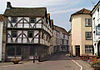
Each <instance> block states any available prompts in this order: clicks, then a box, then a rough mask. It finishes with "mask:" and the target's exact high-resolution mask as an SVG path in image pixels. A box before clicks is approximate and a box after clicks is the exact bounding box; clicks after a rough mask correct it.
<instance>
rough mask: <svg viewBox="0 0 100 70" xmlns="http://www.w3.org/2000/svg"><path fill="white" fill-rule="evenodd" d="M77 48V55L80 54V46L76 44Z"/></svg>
mask: <svg viewBox="0 0 100 70" xmlns="http://www.w3.org/2000/svg"><path fill="white" fill-rule="evenodd" d="M75 48H76V56H80V46H79V45H77V46H75Z"/></svg>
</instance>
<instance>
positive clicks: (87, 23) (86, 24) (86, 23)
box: [85, 18, 92, 27]
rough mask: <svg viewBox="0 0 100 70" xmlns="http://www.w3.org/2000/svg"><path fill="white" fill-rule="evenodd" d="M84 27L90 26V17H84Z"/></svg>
mask: <svg viewBox="0 0 100 70" xmlns="http://www.w3.org/2000/svg"><path fill="white" fill-rule="evenodd" d="M87 21H88V22H87ZM89 24H90V25H89ZM85 27H92V19H91V18H85Z"/></svg>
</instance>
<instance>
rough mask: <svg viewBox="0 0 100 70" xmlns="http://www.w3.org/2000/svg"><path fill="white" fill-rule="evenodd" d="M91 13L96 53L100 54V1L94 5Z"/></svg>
mask: <svg viewBox="0 0 100 70" xmlns="http://www.w3.org/2000/svg"><path fill="white" fill-rule="evenodd" d="M91 14H92V29H93V32H92V33H93V46H94V55H98V56H100V1H99V2H98V3H97V4H96V5H95V6H94V8H93V10H92V11H91Z"/></svg>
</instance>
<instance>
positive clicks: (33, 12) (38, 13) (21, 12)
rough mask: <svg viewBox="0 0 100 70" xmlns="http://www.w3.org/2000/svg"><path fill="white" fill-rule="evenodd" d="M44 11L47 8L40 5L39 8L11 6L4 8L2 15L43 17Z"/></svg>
mask: <svg viewBox="0 0 100 70" xmlns="http://www.w3.org/2000/svg"><path fill="white" fill-rule="evenodd" d="M46 12H47V9H46V8H45V7H40V8H21V7H20V8H19V7H12V8H10V9H6V11H5V13H4V16H14V17H15V16H16V17H17V16H23V17H28V16H33V17H44V16H46Z"/></svg>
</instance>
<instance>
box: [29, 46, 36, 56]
mask: <svg viewBox="0 0 100 70" xmlns="http://www.w3.org/2000/svg"><path fill="white" fill-rule="evenodd" d="M34 54H35V49H34V46H31V47H30V56H33V55H34Z"/></svg>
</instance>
